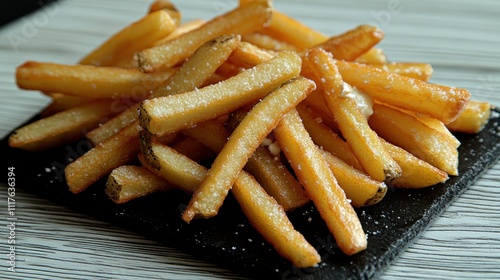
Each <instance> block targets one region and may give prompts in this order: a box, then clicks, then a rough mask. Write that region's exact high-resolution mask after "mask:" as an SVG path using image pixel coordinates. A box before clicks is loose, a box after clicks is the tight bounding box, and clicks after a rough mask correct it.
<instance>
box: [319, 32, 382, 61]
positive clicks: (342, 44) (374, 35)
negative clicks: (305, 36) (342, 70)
mask: <svg viewBox="0 0 500 280" xmlns="http://www.w3.org/2000/svg"><path fill="white" fill-rule="evenodd" d="M383 38H384V33H383V32H382V31H381V30H380V29H378V28H376V27H374V26H370V25H360V26H358V27H356V28H354V29H351V30H349V31H347V32H345V33H343V34H340V35H337V36H333V37H331V38H330V39H328V41H326V42H324V43H322V44H320V45H318V47H320V48H322V49H324V50H326V51H327V52H330V53H332V54H333V56H334V57H335V59H339V60H340V59H342V60H346V61H353V60H355V59H356V58H358V57H359V56H361V55H362V54H364V53H366V52H367V51H368V50H370V49H371V48H372V47H373V46H375V45H376V44H378V43H379V42H380V41H381V40H382V39H383Z"/></svg>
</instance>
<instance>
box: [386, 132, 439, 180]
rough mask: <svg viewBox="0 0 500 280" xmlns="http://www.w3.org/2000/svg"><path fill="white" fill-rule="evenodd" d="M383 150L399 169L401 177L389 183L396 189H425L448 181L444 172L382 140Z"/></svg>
mask: <svg viewBox="0 0 500 280" xmlns="http://www.w3.org/2000/svg"><path fill="white" fill-rule="evenodd" d="M382 143H383V144H384V146H385V149H386V150H387V151H388V152H389V154H390V155H391V156H392V158H393V159H394V160H395V161H396V162H397V163H398V165H399V166H400V167H401V170H402V172H401V176H399V177H398V178H395V179H394V180H392V181H391V183H390V184H391V186H393V187H396V188H411V189H418V188H425V187H429V186H433V185H435V184H438V183H443V182H445V181H446V180H448V174H446V172H444V171H441V170H439V169H437V168H436V167H434V166H432V165H430V164H429V163H427V162H425V161H423V160H421V159H419V158H417V157H416V156H414V155H412V154H410V153H409V152H407V151H406V150H404V149H402V148H400V147H398V146H395V145H393V144H391V143H389V142H387V141H385V140H382Z"/></svg>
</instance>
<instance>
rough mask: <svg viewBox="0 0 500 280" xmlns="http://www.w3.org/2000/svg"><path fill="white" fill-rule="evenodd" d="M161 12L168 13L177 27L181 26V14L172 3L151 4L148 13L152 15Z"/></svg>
mask: <svg viewBox="0 0 500 280" xmlns="http://www.w3.org/2000/svg"><path fill="white" fill-rule="evenodd" d="M160 10H163V11H165V12H167V14H168V15H169V16H170V17H171V18H172V20H173V21H174V24H175V26H179V23H180V22H181V12H180V11H179V10H178V9H177V7H176V6H175V5H174V4H173V3H172V2H171V1H169V0H155V1H154V2H153V3H151V5H149V10H148V13H149V14H151V13H154V12H157V11H160Z"/></svg>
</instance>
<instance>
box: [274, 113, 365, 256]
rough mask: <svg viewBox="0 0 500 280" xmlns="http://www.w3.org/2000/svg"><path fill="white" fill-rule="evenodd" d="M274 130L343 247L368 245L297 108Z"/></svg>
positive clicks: (350, 250) (351, 249) (359, 248)
mask: <svg viewBox="0 0 500 280" xmlns="http://www.w3.org/2000/svg"><path fill="white" fill-rule="evenodd" d="M274 133H275V136H276V138H277V140H278V142H279V143H280V146H281V147H282V149H283V151H284V153H285V155H286V157H287V158H288V160H289V161H290V165H291V166H292V168H293V170H294V171H295V174H296V175H297V177H298V179H299V181H300V182H301V184H302V185H303V186H304V188H305V189H306V191H307V193H308V194H309V197H310V198H311V200H312V201H313V202H314V205H315V206H316V208H317V209H318V211H319V213H320V215H321V217H322V218H323V220H325V223H326V225H327V226H328V228H329V230H330V232H331V233H332V234H333V236H334V237H335V240H336V242H337V245H338V246H339V248H340V250H342V252H344V254H346V255H349V256H350V255H354V254H356V253H357V252H360V251H362V250H364V249H366V246H367V240H366V235H365V233H364V231H363V228H362V226H361V222H360V221H359V219H358V216H357V214H356V212H355V211H354V209H353V207H352V206H351V204H350V203H349V201H348V200H347V198H346V195H345V193H344V191H343V190H342V189H341V188H340V186H339V185H338V182H337V180H336V179H335V177H334V175H333V173H332V171H331V170H330V169H329V167H328V164H327V163H326V161H325V159H324V158H323V157H322V155H321V153H320V152H319V149H318V147H317V146H316V145H314V143H313V142H312V140H311V138H310V137H309V134H308V132H307V130H306V129H305V128H304V126H303V125H302V122H301V119H300V116H299V113H298V112H297V110H295V109H292V110H290V111H289V112H288V113H287V114H285V116H283V119H282V120H281V122H280V123H279V124H278V126H277V127H276V129H275V130H274Z"/></svg>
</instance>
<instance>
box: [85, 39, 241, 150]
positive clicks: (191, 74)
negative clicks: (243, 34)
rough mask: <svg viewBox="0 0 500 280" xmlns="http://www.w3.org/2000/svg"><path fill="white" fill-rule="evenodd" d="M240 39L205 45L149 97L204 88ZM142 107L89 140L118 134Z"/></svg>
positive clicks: (129, 111)
mask: <svg viewBox="0 0 500 280" xmlns="http://www.w3.org/2000/svg"><path fill="white" fill-rule="evenodd" d="M239 41H240V38H239V36H235V35H222V36H219V37H217V38H214V39H213V40H210V41H208V42H207V43H205V44H203V45H202V46H201V47H200V48H199V49H198V50H196V52H195V53H194V54H193V55H192V56H191V57H190V58H189V59H188V60H187V61H186V62H185V63H183V64H182V66H181V67H179V68H178V69H177V70H176V71H175V72H174V73H173V74H172V75H171V76H170V77H168V78H167V79H166V80H165V81H162V82H161V83H160V84H159V85H158V86H157V87H156V88H154V89H153V91H152V92H151V94H149V93H148V96H147V97H148V98H155V97H160V96H168V95H173V94H177V93H183V92H186V91H191V90H194V89H196V88H198V87H200V86H202V85H203V83H204V82H205V81H206V80H208V79H209V77H210V76H211V75H212V74H213V73H214V72H215V71H216V70H217V68H218V67H219V66H220V65H221V64H222V63H223V62H224V61H225V60H227V58H228V56H229V55H230V54H231V52H232V51H233V50H234V49H235V48H236V47H237V45H238V42H239ZM138 109H139V104H136V105H133V106H130V108H129V109H127V110H125V111H124V112H122V113H121V114H119V115H118V116H116V117H115V118H113V119H111V120H109V121H108V122H106V123H105V124H103V125H102V126H100V127H97V128H95V129H94V130H92V131H90V132H89V133H87V138H88V139H90V140H91V141H92V143H94V144H95V145H97V144H99V143H101V142H103V141H104V140H106V139H107V138H109V137H111V136H112V135H114V134H115V133H116V132H117V131H119V130H120V129H121V128H123V127H125V126H126V125H128V124H130V123H132V122H134V121H136V120H137V119H138V114H137V110H138Z"/></svg>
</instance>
